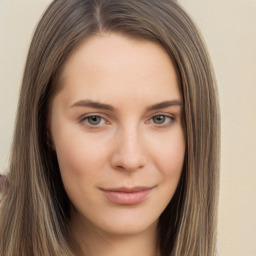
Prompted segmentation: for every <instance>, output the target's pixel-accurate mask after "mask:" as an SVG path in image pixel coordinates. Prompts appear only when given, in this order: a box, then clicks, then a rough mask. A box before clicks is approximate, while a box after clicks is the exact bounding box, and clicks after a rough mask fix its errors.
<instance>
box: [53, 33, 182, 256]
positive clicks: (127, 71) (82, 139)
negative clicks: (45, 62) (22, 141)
mask: <svg viewBox="0 0 256 256" xmlns="http://www.w3.org/2000/svg"><path fill="white" fill-rule="evenodd" d="M91 102H93V104H92V103H91ZM95 102H96V104H95ZM163 102H165V104H162V105H161V104H160V105H159V103H163ZM166 102H168V103H166ZM98 103H101V104H107V106H105V105H103V106H102V105H100V106H99V104H98ZM153 106H154V107H153ZM181 114H182V96H181V94H180V91H179V87H178V81H177V76H176V73H175V70H174V67H173V64H172V62H171V60H170V58H169V56H168V55H167V53H166V52H165V51H164V50H163V49H162V48H161V46H159V45H158V44H156V43H153V42H150V41H146V40H139V39H135V38H131V37H126V36H124V35H118V34H113V33H111V34H99V35H94V36H93V37H90V38H89V39H86V40H85V41H84V42H83V43H82V44H81V45H80V46H79V47H78V48H77V49H76V51H75V52H74V53H73V54H72V56H71V57H70V58H69V60H68V61H67V63H66V66H65V68H64V71H63V80H62V84H61V89H60V91H59V92H58V93H57V95H56V96H55V97H54V99H53V101H52V108H51V113H50V131H51V136H52V140H53V141H52V143H53V146H54V149H55V150H56V153H57V157H58V162H59V166H60V171H61V176H62V180H63V184H64V187H65V189H66V192H67V194H68V196H69V198H70V200H71V202H72V204H73V206H74V210H73V211H72V213H71V224H70V228H71V233H72V234H73V237H74V240H75V242H76V243H77V244H78V245H79V247H80V248H81V251H82V253H81V254H82V255H89V256H100V255H101V256H102V255H104V256H108V255H109V256H110V255H112V256H113V255H115V256H126V255H129V256H130V255H141V256H143V255H145V256H149V255H152V256H155V255H156V254H157V250H158V249H157V223H158V219H159V216H160V214H161V213H162V212H163V211H164V209H165V207H166V206H167V205H168V203H169V202H170V200H171V198H172V196H173V194H174V192H175V189H176V187H177V184H178V181H179V178H180V174H181V171H182V166H183V160H184V153H185V141H184V134H183V130H182V122H181V118H182V116H181ZM91 116H94V117H91ZM120 187H122V188H123V187H125V188H134V187H146V188H148V189H149V192H148V194H147V196H146V197H145V198H144V199H143V200H142V201H140V202H139V203H135V204H134V203H132V204H129V203H116V202H113V201H111V200H110V199H109V198H108V197H107V196H106V194H105V193H104V191H103V190H104V189H113V188H120ZM99 245H100V246H99ZM85 252H86V254H85Z"/></svg>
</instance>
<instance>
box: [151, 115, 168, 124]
mask: <svg viewBox="0 0 256 256" xmlns="http://www.w3.org/2000/svg"><path fill="white" fill-rule="evenodd" d="M152 120H153V122H154V123H155V124H164V123H165V121H166V116H164V115H157V116H153V117H152Z"/></svg>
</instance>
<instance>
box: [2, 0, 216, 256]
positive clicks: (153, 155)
mask: <svg viewBox="0 0 256 256" xmlns="http://www.w3.org/2000/svg"><path fill="white" fill-rule="evenodd" d="M218 138H219V112H218V102H217V92H216V86H215V81H214V77H213V73H212V70H211V66H210V62H209V59H208V55H207V52H206V50H205V47H204V45H203V43H202V40H201V39H200V36H199V34H198V32H197V29H196V28H195V26H194V24H193V23H192V21H191V20H190V18H189V17H188V16H187V14H186V13H185V12H184V11H183V10H182V9H181V7H179V5H178V4H177V3H176V2H175V1H170V0H161V1H153V0H152V1H151V0H140V1H132V0H126V1H117V0H90V1H89V0H64V1H60V0H56V1H53V3H52V4H51V5H50V6H49V8H48V9H47V10H46V12H45V14H44V15H43V17H42V19H41V21H40V23H39V25H38V27H37V29H36V31H35V34H34V37H33V40H32V43H31V46H30V51H29V54H28V58H27V63H26V68H25V72H24V77H23V84H22V88H21V93H20V101H19V108H18V113H17V120H16V131H15V136H14V141H13V147H12V155H11V165H10V173H9V176H8V180H9V182H10V188H9V190H8V193H7V194H6V195H5V196H4V197H3V200H2V203H1V213H0V214H1V217H0V252H1V253H0V255H5V256H9V255H12V256H14V255H19V256H21V255H24V256H25V255H26V256H27V255H35V256H40V255H44V256H46V255H51V256H55V255H56V256H57V255H89V256H93V255H122V256H125V255H154V256H155V255H161V256H167V255H168V256H174V255H176V256H178V255H179V256H181V255H182V256H185V255H190V256H191V255H194V256H197V255H204V256H206V255H207V256H210V255H215V243H216V211H217V201H218V200H217V192H218V178H219V177H218V163H219V155H218V154H219V139H218Z"/></svg>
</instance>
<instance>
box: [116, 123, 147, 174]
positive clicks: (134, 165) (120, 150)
mask: <svg viewBox="0 0 256 256" xmlns="http://www.w3.org/2000/svg"><path fill="white" fill-rule="evenodd" d="M116 143H117V147H116V150H115V152H114V154H113V159H112V160H113V162H112V163H113V165H114V166H115V167H116V168H119V169H120V168H121V169H123V170H127V171H134V170H137V169H139V168H142V167H143V166H144V165H145V163H146V161H145V152H144V150H143V143H144V142H143V137H142V136H141V134H140V129H139V127H137V126H135V125H129V126H126V127H123V128H120V130H119V132H118V135H117V141H116Z"/></svg>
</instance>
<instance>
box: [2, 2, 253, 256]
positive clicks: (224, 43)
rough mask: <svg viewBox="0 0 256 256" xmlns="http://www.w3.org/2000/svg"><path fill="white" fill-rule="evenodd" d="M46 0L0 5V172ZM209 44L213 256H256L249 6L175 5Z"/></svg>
mask: <svg viewBox="0 0 256 256" xmlns="http://www.w3.org/2000/svg"><path fill="white" fill-rule="evenodd" d="M50 2H51V1H50V0H0V172H3V171H4V170H5V169H6V168H7V166H8V154H9V149H10V144H11V139H12V133H13V125H14V119H15V112H16V106H17V100H18V91H19V86H20V82H21V77H22V71H23V68H24V62H25V57H26V53H27V49H28V45H29V41H30V39H31V36H32V32H33V29H34V27H35V24H36V23H37V21H38V19H39V17H40V15H41V14H42V12H43V10H44V9H45V8H46V6H47V5H48V4H49V3H50ZM180 2H181V3H182V5H183V6H184V7H185V9H186V10H187V11H188V12H189V13H190V14H191V16H192V17H193V19H194V20H195V22H196V23H197V24H198V26H199V27H200V29H201V31H202V33H203V35H204V36H205V40H206V42H207V44H208V48H209V52H210V55H211V57H212V60H213V64H214V67H215V71H216V75H217V80H218V84H219V91H220V100H221V112H222V158H221V161H222V163H221V188H220V208H219V245H218V247H219V255H220V256H256V89H255V88H256V84H255V83H256V0H240V1H238V0H180Z"/></svg>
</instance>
